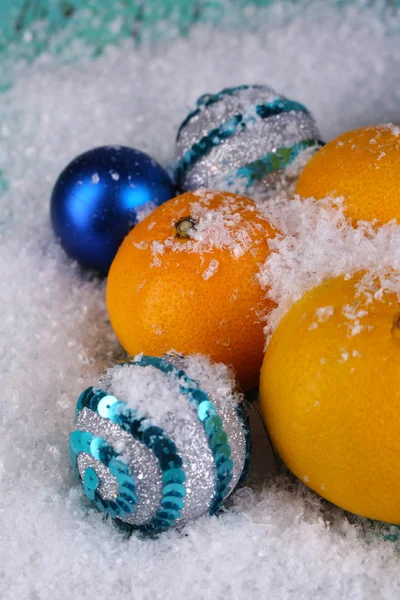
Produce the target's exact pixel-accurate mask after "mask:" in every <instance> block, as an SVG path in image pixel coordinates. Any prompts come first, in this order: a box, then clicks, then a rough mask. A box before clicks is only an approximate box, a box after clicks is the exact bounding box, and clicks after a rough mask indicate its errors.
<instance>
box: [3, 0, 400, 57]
mask: <svg viewBox="0 0 400 600" xmlns="http://www.w3.org/2000/svg"><path fill="white" fill-rule="evenodd" d="M327 3H329V4H334V5H337V6H338V8H339V9H340V8H343V7H344V6H347V5H349V4H357V5H365V6H371V5H374V8H376V10H377V11H380V12H381V14H382V18H383V19H386V20H387V19H388V18H389V19H390V17H393V16H394V15H395V13H397V12H398V8H399V7H400V0H364V1H363V0H0V52H3V53H5V52H8V54H10V53H12V52H14V54H16V55H18V56H21V55H22V56H23V57H25V58H28V59H29V58H33V57H35V56H37V55H38V54H40V53H41V52H42V51H43V50H45V49H46V50H49V49H50V50H51V51H52V52H56V53H63V52H65V51H66V50H67V51H68V50H69V49H70V47H71V46H72V45H73V44H74V43H75V42H76V41H77V40H82V41H83V42H84V43H85V45H86V46H87V47H88V48H91V51H92V54H94V55H96V54H99V53H101V52H102V50H103V49H104V48H105V47H106V46H107V45H109V44H114V43H116V42H117V41H119V40H121V39H124V38H129V37H130V38H132V39H133V40H134V41H135V42H136V43H140V42H141V41H143V40H151V41H153V40H158V39H164V40H165V39H169V38H172V37H175V36H176V35H187V33H188V32H189V30H190V28H191V26H193V25H194V24H196V23H208V24H211V25H214V26H218V27H221V26H229V27H246V26H250V27H252V26H256V24H260V23H261V22H265V20H267V19H268V18H269V17H270V15H271V11H272V12H273V13H274V15H275V16H276V15H279V14H280V15H281V17H282V18H293V17H295V16H296V14H297V13H298V12H299V11H302V10H304V8H305V7H307V8H309V5H310V4H314V5H315V7H316V9H317V8H318V7H319V8H320V7H321V5H322V4H327ZM396 16H397V14H396ZM396 21H397V19H396Z"/></svg>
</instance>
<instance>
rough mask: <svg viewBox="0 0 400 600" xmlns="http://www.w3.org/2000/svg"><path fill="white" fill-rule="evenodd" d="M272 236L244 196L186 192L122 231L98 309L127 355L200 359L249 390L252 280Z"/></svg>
mask: <svg viewBox="0 0 400 600" xmlns="http://www.w3.org/2000/svg"><path fill="white" fill-rule="evenodd" d="M274 235H275V230H274V229H273V227H272V226H271V225H270V224H269V223H268V221H267V220H266V219H265V218H264V217H263V216H262V215H261V214H260V212H259V211H258V209H257V206H256V204H255V203H254V202H253V201H252V200H249V199H248V198H244V197H240V196H235V195H233V194H229V193H225V192H218V193H217V192H206V191H204V190H200V191H197V192H189V193H187V194H183V195H182V196H179V197H177V198H174V199H172V200H169V201H168V202H165V203H164V204H162V205H161V206H160V207H158V208H157V209H156V210H155V211H154V212H153V213H151V214H150V215H149V216H148V217H146V218H145V219H144V220H143V221H141V222H140V223H139V224H138V225H136V226H135V227H134V229H133V230H132V231H131V232H130V233H129V235H128V236H127V237H126V239H125V241H124V242H123V244H122V246H121V248H120V249H119V251H118V253H117V255H116V257H115V259H114V262H113V263H112V266H111V269H110V273H109V277H108V282H107V307H108V312H109V316H110V320H111V324H112V326H113V328H114V331H115V333H116V335H117V337H118V338H119V340H120V342H121V344H122V345H123V346H124V348H125V349H126V351H127V352H128V353H129V354H138V353H140V352H144V353H145V354H150V355H161V354H163V353H165V352H168V351H170V350H175V351H177V352H180V353H183V354H191V353H202V354H206V355H209V356H210V357H211V358H212V359H213V360H215V361H219V362H224V363H226V364H228V365H232V366H233V368H234V369H235V371H236V373H237V376H238V380H239V382H240V383H241V385H242V386H243V387H244V388H250V387H252V386H255V385H257V383H258V379H259V373H260V367H261V363H262V359H263V353H264V344H265V339H264V335H263V328H264V326H265V317H266V315H267V314H268V312H269V311H270V310H271V309H272V307H273V303H272V301H271V300H269V299H266V298H265V291H263V290H262V288H261V286H260V283H259V282H258V279H257V272H258V270H259V265H260V263H263V262H264V261H265V260H266V258H267V256H268V254H269V246H268V239H269V238H271V237H273V236H274Z"/></svg>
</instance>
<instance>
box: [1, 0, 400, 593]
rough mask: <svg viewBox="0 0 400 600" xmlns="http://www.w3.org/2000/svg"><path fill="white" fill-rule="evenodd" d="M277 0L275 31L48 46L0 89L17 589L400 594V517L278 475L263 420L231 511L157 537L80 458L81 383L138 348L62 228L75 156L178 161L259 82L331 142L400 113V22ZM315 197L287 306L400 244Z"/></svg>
mask: <svg viewBox="0 0 400 600" xmlns="http://www.w3.org/2000/svg"><path fill="white" fill-rule="evenodd" d="M253 10H255V9H253ZM271 10H272V9H271ZM276 10H277V11H278V12H279V10H281V11H282V18H280V17H279V15H278V16H277V15H273V18H272V17H271V19H272V20H270V25H269V26H268V25H265V26H262V27H260V28H259V30H258V31H251V32H246V31H241V30H235V31H234V32H232V30H229V29H226V30H221V31H218V30H216V29H213V28H211V27H210V28H207V27H206V26H201V25H199V26H198V27H197V28H196V29H194V30H193V31H192V33H191V34H190V36H189V37H188V38H181V39H179V40H176V41H170V42H168V43H161V44H159V45H158V46H155V47H153V48H150V47H148V46H143V47H141V48H133V47H132V46H131V45H129V44H128V43H126V44H123V45H121V47H119V48H112V49H110V50H109V51H107V52H106V53H105V54H104V55H103V56H101V57H99V58H97V59H96V61H90V60H89V59H82V60H81V62H80V63H74V64H67V63H63V64H61V63H60V62H59V59H56V58H54V57H50V56H42V57H40V58H39V59H38V60H37V61H36V62H35V63H34V64H31V65H29V66H24V65H16V66H15V69H14V79H15V85H14V87H13V88H12V89H11V90H10V91H8V92H6V93H5V94H3V95H0V188H3V187H4V185H3V183H2V181H3V179H5V180H7V182H8V190H6V191H5V192H3V194H2V196H1V197H0V211H1V212H0V245H1V250H0V299H1V307H2V316H1V319H0V344H1V349H0V368H1V374H2V379H1V380H2V393H3V397H2V410H1V436H0V532H1V533H0V536H1V546H0V548H1V549H0V555H1V567H0V597H1V598H2V600H14V599H15V598H24V599H25V598H26V599H29V600H47V599H50V598H57V600H64V599H70V598H74V599H76V600H81V599H86V598H87V599H89V598H90V599H93V598H96V600H106V599H107V600H108V598H110V597H111V596H113V597H116V598H119V599H121V600H126V599H133V598H134V599H135V600H146V599H147V598H160V599H161V598H162V599H165V600H168V599H172V598H174V599H188V598H190V600H197V599H201V598H214V599H215V600H219V599H222V598H234V599H235V600H237V599H239V600H241V599H242V598H243V599H244V598H246V600H247V599H248V600H253V599H256V600H258V599H259V598H265V597H268V598H271V599H275V598H276V599H279V600H281V599H286V598H293V599H294V598H296V599H299V598H304V599H307V600H310V599H313V598H324V599H331V598H332V599H336V598H359V599H361V598H376V599H381V598H382V599H385V600H387V599H392V598H393V599H397V598H398V597H399V595H400V574H399V573H400V570H399V557H398V553H397V549H396V548H397V545H396V542H391V541H387V540H385V539H384V535H388V536H393V537H396V532H397V529H396V528H394V527H390V526H389V525H385V526H379V525H378V524H373V523H370V522H368V521H365V520H362V519H357V518H352V517H351V516H349V515H346V514H345V513H344V512H343V511H341V510H339V509H337V508H335V507H332V506H331V505H329V504H328V503H326V502H325V501H323V500H321V499H320V498H319V497H318V496H317V495H316V494H314V493H312V492H310V491H309V490H307V488H306V487H305V486H304V485H303V484H302V483H300V482H296V481H294V480H293V479H292V478H291V477H290V476H288V475H287V474H285V473H281V474H280V475H279V476H278V477H276V476H275V475H270V474H269V471H268V469H269V466H268V465H269V462H268V461H267V460H265V459H264V458H263V457H264V456H267V450H266V445H265V436H264V435H262V432H261V433H260V435H259V436H258V440H259V444H258V445H257V447H259V448H262V452H261V454H260V453H259V454H258V458H257V460H256V463H257V468H258V471H257V473H256V472H255V470H254V466H253V470H252V472H251V479H250V481H251V487H245V488H243V489H242V490H240V491H239V492H237V493H236V495H235V496H234V498H233V499H232V500H231V502H230V505H229V508H228V510H227V511H226V512H224V513H223V514H222V515H221V516H220V517H218V518H217V517H213V518H207V517H205V518H202V519H201V520H199V521H198V522H196V523H193V524H191V525H189V526H187V527H186V528H185V530H184V531H183V532H182V533H176V532H173V531H172V532H170V533H167V534H165V535H162V536H161V537H160V538H159V539H157V540H142V539H139V538H137V537H131V538H130V539H127V538H126V536H125V535H124V534H123V533H122V532H121V531H120V530H118V529H117V528H115V527H114V526H113V525H112V524H110V523H109V522H105V521H104V520H103V517H102V516H101V515H100V514H98V513H95V512H94V511H93V510H92V508H91V507H90V505H89V504H88V503H87V502H86V501H85V500H84V499H83V497H82V494H81V491H80V489H79V487H78V485H77V482H76V480H75V478H74V476H73V474H72V472H71V469H70V466H69V456H68V443H67V440H68V435H69V431H70V429H71V426H72V421H73V415H74V408H75V402H76V399H77V397H78V395H79V393H80V392H81V390H82V389H84V388H85V387H86V386H88V385H92V384H93V383H95V382H96V381H97V380H98V378H99V376H100V375H101V373H102V371H103V370H104V369H105V368H106V367H108V366H110V365H112V364H114V363H115V362H116V361H117V360H119V359H121V358H123V357H124V353H123V352H122V350H121V348H120V346H119V344H118V343H117V341H116V339H115V336H114V334H113V332H112V330H111V327H110V324H109V321H108V317H107V313H106V309H105V302H104V282H102V281H98V280H96V279H93V278H92V277H91V276H90V275H88V274H85V273H83V272H81V271H80V270H79V269H78V268H77V267H76V265H73V264H72V263H71V262H70V261H69V260H68V259H67V258H66V257H65V255H64V253H63V252H62V250H61V249H60V248H59V247H58V246H57V244H56V243H55V241H54V238H53V235H52V232H51V228H50V224H49V198H50V193H51V189H52V185H53V184H54V181H55V179H56V177H57V176H58V174H59V173H60V172H61V170H62V169H63V168H64V167H65V165H66V164H68V163H69V162H70V160H72V159H73V158H74V157H75V156H76V155H78V154H81V153H82V152H84V151H85V150H87V149H89V148H91V147H95V146H101V145H104V144H121V145H132V146H135V147H137V148H138V149H140V150H142V151H145V152H148V153H150V154H151V155H152V156H154V158H155V159H156V160H158V161H160V162H161V163H162V164H164V165H167V164H168V163H169V161H170V160H171V158H172V156H173V153H174V148H173V144H174V137H175V134H176V130H177V127H178V125H179V123H180V122H181V121H182V120H183V118H184V117H185V116H186V114H187V112H188V111H189V110H190V109H191V107H192V106H193V105H194V102H195V100H196V98H197V97H198V96H200V95H201V94H203V93H205V92H217V91H218V90H220V89H222V88H223V87H226V86H229V85H235V84H242V83H255V82H262V83H267V84H269V85H271V86H272V87H273V88H275V89H276V90H277V91H279V92H281V93H283V94H285V95H286V96H288V97H291V98H293V99H296V100H298V101H300V102H302V103H304V104H305V105H306V106H308V107H309V108H310V110H311V111H312V113H313V115H314V116H315V117H316V119H317V122H318V125H319V127H320V130H321V133H322V136H323V138H324V139H326V140H328V139H332V138H333V137H335V136H336V135H338V134H339V133H341V132H342V131H345V130H348V129H355V128H357V127H360V126H363V125H368V124H376V123H382V122H393V123H399V122H400V109H399V106H400V102H399V99H400V98H399V97H400V69H399V63H400V47H399V43H398V35H396V34H394V33H393V32H391V35H387V33H386V32H387V29H390V25H391V24H390V23H388V24H385V23H384V22H383V20H382V19H381V18H380V14H378V10H377V9H372V8H371V9H369V8H364V9H357V8H355V7H354V6H353V7H349V8H347V9H345V8H343V9H341V10H340V11H338V12H336V11H335V10H334V9H332V8H329V6H327V5H326V3H320V5H319V7H317V5H316V4H312V5H311V6H310V8H308V9H306V8H303V9H302V11H298V14H297V17H296V19H294V20H292V19H291V18H289V17H288V18H285V9H284V8H283V5H282V7H281V8H280V9H279V10H278V9H276ZM288 10H289V9H288ZM290 10H292V9H290ZM293 10H294V9H293ZM271 23H273V24H274V26H272V25H271ZM299 202H300V201H296V200H295V201H294V204H293V212H292V209H290V208H289V207H288V206H286V208H285V209H284V211H283V212H284V215H286V216H285V219H284V221H285V223H284V225H285V232H286V233H287V234H288V235H287V239H286V241H285V242H282V240H280V239H278V238H277V239H276V241H275V243H276V244H277V246H276V248H278V244H279V248H280V250H281V255H280V257H278V255H277V253H276V252H273V253H272V256H271V258H270V260H271V263H270V266H272V267H274V268H273V269H270V272H271V273H272V272H274V273H273V274H272V275H271V274H270V275H269V276H267V275H266V273H265V271H263V273H262V278H261V279H262V281H263V284H264V285H265V286H266V287H268V285H271V286H272V287H271V292H270V293H271V294H273V295H274V297H275V298H277V299H278V298H279V299H281V300H282V302H281V310H286V309H287V308H288V306H290V304H291V303H292V302H293V301H295V299H296V298H298V297H299V296H300V295H301V294H302V293H304V291H305V290H307V289H309V288H310V287H312V286H313V285H315V284H317V283H318V282H320V281H322V280H323V279H324V278H326V277H328V276H330V275H332V274H334V275H335V274H339V273H341V272H343V271H346V270H347V269H351V270H352V269H356V268H358V266H359V265H360V263H366V264H367V265H368V266H371V267H375V266H378V267H379V266H390V264H393V261H399V260H400V255H399V254H398V253H399V252H400V250H399V248H400V243H399V242H400V239H399V233H398V228H396V227H395V226H394V225H393V224H388V225H386V226H385V227H384V228H382V229H381V230H380V231H377V232H374V231H372V229H369V228H368V227H364V228H359V229H356V230H353V231H351V230H350V228H348V227H347V225H346V224H345V223H344V222H343V216H342V215H341V213H340V210H337V209H334V208H333V207H332V201H331V200H329V199H328V200H326V201H325V204H324V202H323V201H322V202H321V203H319V204H318V203H317V204H314V203H312V202H311V201H310V202H308V203H307V202H306V203H305V204H303V205H302V206H303V216H301V213H300V212H299V211H297V212H296V206H299ZM315 211H316V212H315ZM276 218H277V219H278V217H276ZM299 221H300V222H301V223H302V227H304V229H302V231H303V233H304V235H302V237H301V251H300V250H298V251H297V253H296V250H295V233H294V232H295V229H297V228H298V227H299ZM277 222H278V221H277ZM296 254H297V256H296ZM397 264H399V263H397ZM303 269H304V271H303ZM300 271H301V272H303V273H305V274H306V275H304V276H302V277H299V273H300ZM389 280H390V277H389ZM392 283H393V285H394V286H396V285H397V284H396V282H393V281H392ZM385 285H386V284H385ZM279 318H280V317H279V314H278V312H276V313H275V315H274V321H273V323H272V327H273V326H274V323H275V324H276V323H277V322H278V320H279ZM263 444H264V445H263ZM256 450H257V448H256ZM259 452H260V451H259ZM305 475H306V474H305Z"/></svg>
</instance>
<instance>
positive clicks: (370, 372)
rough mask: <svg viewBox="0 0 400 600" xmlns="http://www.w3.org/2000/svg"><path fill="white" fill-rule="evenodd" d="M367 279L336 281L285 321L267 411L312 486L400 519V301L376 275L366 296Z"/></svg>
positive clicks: (274, 346)
mask: <svg viewBox="0 0 400 600" xmlns="http://www.w3.org/2000/svg"><path fill="white" fill-rule="evenodd" d="M361 278H362V274H357V275H355V276H353V277H352V278H351V279H348V280H346V279H345V278H344V277H338V278H335V279H331V280H329V281H327V282H326V283H323V284H322V285H320V286H319V287H317V288H315V289H313V290H312V291H310V292H309V293H307V294H306V295H305V296H304V297H303V298H302V299H301V300H300V301H298V302H297V303H296V304H295V305H294V306H293V307H292V308H291V309H290V310H289V312H288V313H287V314H286V315H285V316H284V317H283V319H282V321H281V322H280V324H279V325H278V327H277V329H276V331H275V333H274V335H273V337H272V339H271V342H270V344H269V347H268V349H267V352H266V355H265V359H264V363H263V366H262V371H261V388H260V395H261V410H262V413H263V417H264V419H265V423H266V425H267V427H268V429H269V432H270V435H271V438H272V440H273V443H274V444H275V446H276V448H277V450H278V452H279V454H280V455H281V457H282V459H283V460H284V461H285V463H286V464H287V465H288V467H289V468H290V469H291V470H292V471H293V472H294V473H295V474H296V475H297V476H298V477H299V478H300V479H301V480H302V481H303V482H304V483H306V484H307V485H308V486H309V487H311V488H312V489H313V490H315V491H316V492H318V493H319V494H321V496H324V497H325V498H326V499H328V500H330V501H331V502H333V503H334V504H337V505H338V506H340V507H342V508H345V509H347V510H348V511H351V512H354V513H357V514H360V515H363V516H366V517H370V518H372V519H380V520H384V521H388V522H391V523H400V460H399V457H400V435H399V431H400V367H399V365H400V320H399V319H400V304H399V301H398V298H397V295H394V294H389V293H383V294H381V293H380V292H379V284H378V282H377V280H375V279H374V280H371V281H369V283H368V285H367V286H366V290H367V291H366V293H363V292H360V283H361ZM375 293H377V294H376V295H375Z"/></svg>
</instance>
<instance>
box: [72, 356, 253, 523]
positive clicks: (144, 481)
mask: <svg viewBox="0 0 400 600" xmlns="http://www.w3.org/2000/svg"><path fill="white" fill-rule="evenodd" d="M242 402H243V397H242V395H241V394H240V393H239V392H238V391H237V390H236V388H235V381H234V379H233V376H232V374H231V372H230V371H229V369H228V368H227V367H226V366H225V365H222V364H214V365H213V364H211V363H210V362H209V361H208V360H207V359H206V358H204V357H202V356H190V357H186V358H184V357H182V356H179V355H176V354H168V355H165V356H164V357H163V358H157V357H150V356H143V355H139V356H137V357H135V358H133V359H132V360H130V361H128V362H125V363H122V364H119V365H117V366H115V367H113V368H111V369H109V370H107V371H106V372H105V373H104V375H103V377H102V378H101V379H100V381H99V383H98V385H97V386H96V387H90V388H88V389H86V390H85V391H84V392H83V393H82V394H81V396H80V397H79V400H78V405H77V413H76V424H75V429H74V431H73V432H72V433H71V436H70V449H71V460H72V464H73V466H74V468H75V469H76V471H77V473H78V475H79V477H80V479H81V482H82V486H83V488H84V491H85V494H86V496H87V497H88V498H89V499H90V500H92V501H93V502H94V503H95V504H96V505H97V507H98V508H99V509H100V510H102V511H105V512H106V513H108V514H109V515H110V516H111V517H112V518H117V519H119V520H121V521H124V522H125V523H128V524H130V525H133V526H136V527H139V528H140V529H142V530H143V531H146V532H149V533H152V532H153V533H156V532H159V531H163V530H166V529H168V528H170V527H182V526H183V525H184V524H185V523H187V522H189V521H191V520H193V519H195V518H197V517H200V516H201V515H204V514H207V513H209V514H214V513H215V512H217V511H218V509H219V508H220V507H221V505H222V503H223V502H224V500H225V499H226V498H227V497H228V496H229V494H230V493H231V492H232V491H233V490H234V489H235V487H236V486H237V485H238V483H239V482H240V481H242V480H243V479H244V477H245V476H246V473H247V467H248V461H249V458H250V433H249V427H248V421H247V416H246V412H245V409H244V407H243V404H242Z"/></svg>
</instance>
